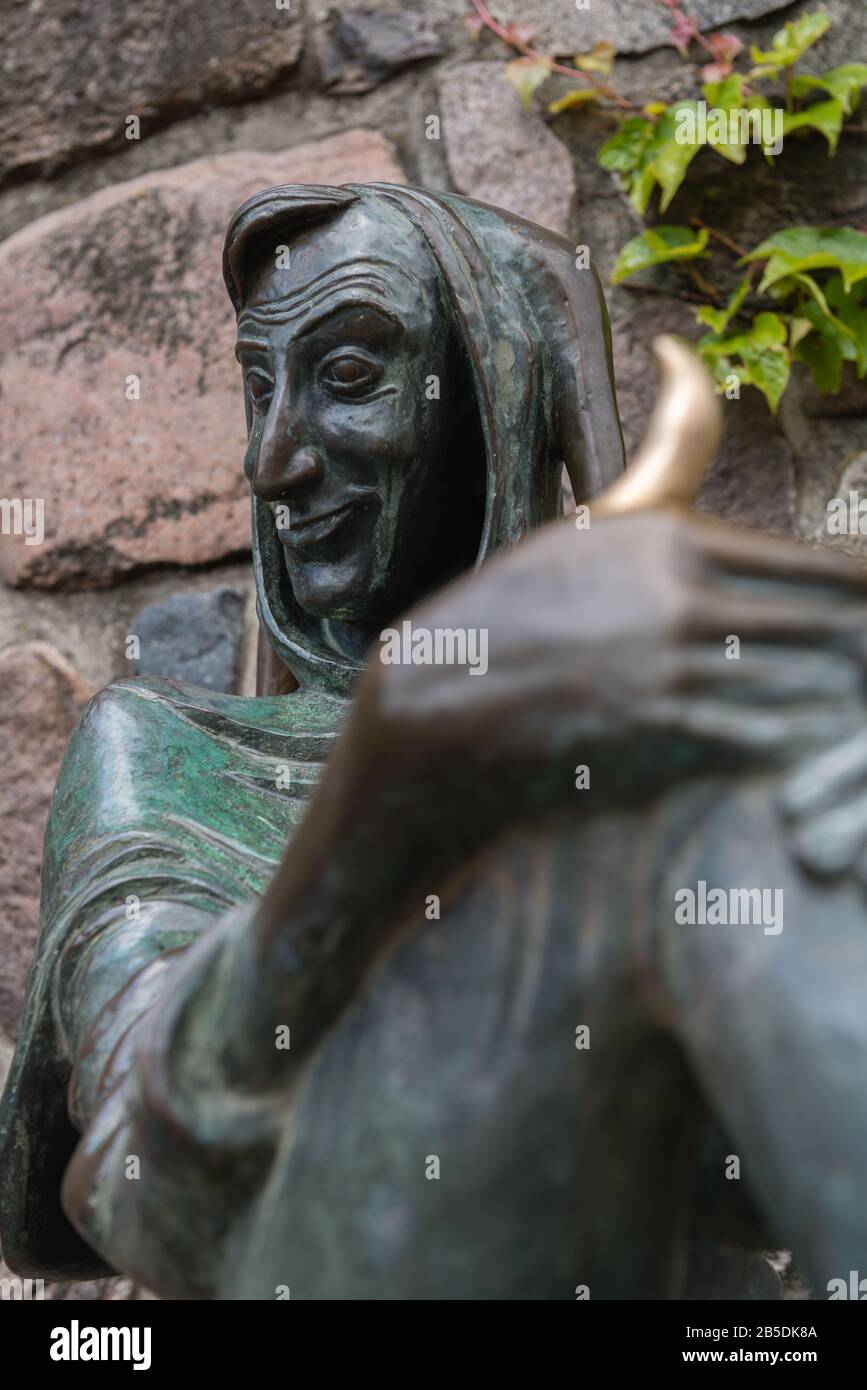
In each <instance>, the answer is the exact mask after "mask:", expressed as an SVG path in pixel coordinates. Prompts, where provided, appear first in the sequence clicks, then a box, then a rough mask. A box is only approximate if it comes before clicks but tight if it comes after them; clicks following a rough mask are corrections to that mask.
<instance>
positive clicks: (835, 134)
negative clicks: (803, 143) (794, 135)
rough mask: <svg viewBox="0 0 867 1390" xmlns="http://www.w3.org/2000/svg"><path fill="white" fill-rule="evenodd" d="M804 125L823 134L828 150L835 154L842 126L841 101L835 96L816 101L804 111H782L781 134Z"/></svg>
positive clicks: (786, 133)
mask: <svg viewBox="0 0 867 1390" xmlns="http://www.w3.org/2000/svg"><path fill="white" fill-rule="evenodd" d="M804 126H812V128H813V129H814V130H818V131H820V132H821V134H822V135H824V137H825V139H826V140H827V141H828V152H829V153H830V154H832V155H833V154H836V152H837V141H838V140H839V139H840V131H841V130H842V128H843V103H842V101H838V100H837V98H836V97H832V99H831V100H830V101H817V102H816V103H815V104H814V105H813V106H808V107H807V108H806V110H805V111H797V112H793V111H784V112H783V135H784V136H785V135H788V134H789V132H790V131H793V130H800V129H802V128H803V127H804Z"/></svg>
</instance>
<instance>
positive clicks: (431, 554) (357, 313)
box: [237, 206, 483, 624]
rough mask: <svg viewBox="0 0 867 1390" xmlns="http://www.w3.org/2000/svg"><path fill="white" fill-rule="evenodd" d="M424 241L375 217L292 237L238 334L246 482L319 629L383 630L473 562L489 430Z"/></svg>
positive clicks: (353, 211) (346, 218)
mask: <svg viewBox="0 0 867 1390" xmlns="http://www.w3.org/2000/svg"><path fill="white" fill-rule="evenodd" d="M416 237H417V233H416V232H415V231H414V229H413V228H412V227H411V226H410V225H409V224H404V220H403V219H402V218H399V217H398V216H396V215H393V217H392V221H391V222H390V223H389V224H388V226H387V227H386V228H384V226H383V220H382V217H379V218H376V219H374V218H373V217H371V215H370V214H369V213H368V212H367V211H366V210H365V209H364V208H363V207H362V206H353V207H352V208H350V209H348V210H346V211H343V212H342V213H341V214H340V215H339V216H338V217H337V218H335V219H333V220H331V221H330V222H328V223H327V224H326V225H324V226H315V227H308V228H306V229H305V230H303V231H301V232H300V233H295V234H291V235H289V237H288V238H286V237H285V236H281V235H280V234H279V233H278V234H276V235H274V236H272V238H271V239H270V243H269V244H268V245H267V246H266V247H260V254H259V258H258V260H257V261H256V262H255V264H254V274H253V277H252V283H251V289H250V293H249V295H248V297H247V300H246V303H245V306H244V308H243V310H242V312H241V314H240V316H239V319H238V347H237V353H238V358H239V361H240V362H241V365H242V367H243V369H244V373H245V377H246V382H247V387H248V391H249V395H250V398H251V400H252V403H253V411H254V419H253V428H252V430H251V436H250V446H249V449H248V457H247V470H248V473H249V475H250V477H251V481H252V487H253V491H254V492H255V494H256V495H257V496H258V497H259V498H261V499H262V500H263V501H265V502H267V503H268V504H269V505H270V506H271V508H272V510H273V512H274V516H275V524H276V528H277V534H278V537H279V540H280V542H281V544H282V546H283V553H284V556H285V564H286V571H287V574H288V577H289V581H290V583H291V586H292V590H293V592H294V595H295V599H296V601H297V603H298V604H299V605H300V607H301V608H302V609H303V610H304V611H305V612H307V613H310V614H312V615H314V616H316V617H320V618H329V619H342V620H344V621H350V622H358V623H367V624H382V623H384V622H386V621H388V620H389V619H391V618H392V617H394V616H395V615H396V614H397V613H398V612H399V611H400V610H401V609H403V608H405V607H407V606H408V605H410V604H411V603H413V602H415V601H416V600H417V599H419V598H421V597H422V596H423V595H424V594H426V593H428V592H430V590H432V589H434V588H436V587H438V585H439V584H441V583H443V582H445V580H447V579H449V578H451V577H452V575H453V574H456V573H458V572H460V570H462V569H464V568H466V567H467V566H468V565H470V564H472V562H473V559H474V558H475V552H476V548H477V546H478V541H479V534H480V529H481V521H482V505H483V495H482V478H483V469H482V468H481V466H480V465H481V457H482V455H481V452H480V451H481V444H480V439H479V432H478V419H477V414H476V412H475V410H474V407H473V405H472V388H471V386H470V383H469V373H468V368H467V364H466V360H465V357H464V353H463V349H462V347H461V346H460V344H459V343H457V342H456V340H455V335H454V332H453V329H452V326H451V317H450V314H449V313H448V312H447V310H446V309H445V306H444V304H443V302H442V298H441V292H440V286H439V281H438V279H437V275H436V270H435V267H434V265H433V261H432V258H431V257H430V256H429V255H427V253H426V251H425V249H424V247H423V246H420V244H419V241H418V240H416ZM287 239H288V242H289V251H288V255H287V253H286V251H285V249H284V250H283V251H282V254H281V252H280V250H279V248H280V247H281V246H282V247H283V248H285V246H286V242H287ZM275 243H276V247H275ZM287 262H288V264H287ZM433 378H436V381H437V386H435V385H434V383H433V381H432V379H433Z"/></svg>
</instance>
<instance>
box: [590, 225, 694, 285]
mask: <svg viewBox="0 0 867 1390" xmlns="http://www.w3.org/2000/svg"><path fill="white" fill-rule="evenodd" d="M707 239H708V233H707V232H706V231H705V230H704V229H702V230H701V231H700V232H693V231H692V230H691V229H690V228H689V227H676V226H671V227H665V226H663V227H648V228H647V229H646V231H644V232H642V233H641V236H637V237H633V239H632V241H628V242H627V243H626V245H625V246H624V247H623V249H622V251H621V252H620V255H619V256H618V257H617V264H616V265H615V267H614V270H613V272H612V275H611V283H612V285H619V284H620V282H621V281H622V280H626V279H627V278H628V276H630V275H635V274H636V272H637V271H639V270H647V269H649V267H650V266H654V265H664V264H665V263H666V262H667V261H692V260H695V258H696V257H697V256H702V255H703V254H704V248H705V247H706V246H707Z"/></svg>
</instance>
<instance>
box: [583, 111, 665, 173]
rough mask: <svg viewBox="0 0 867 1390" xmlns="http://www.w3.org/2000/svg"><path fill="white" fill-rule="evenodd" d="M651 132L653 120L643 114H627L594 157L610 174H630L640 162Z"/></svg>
mask: <svg viewBox="0 0 867 1390" xmlns="http://www.w3.org/2000/svg"><path fill="white" fill-rule="evenodd" d="M652 134H653V121H646V120H645V119H644V117H643V116H628V117H627V119H626V120H625V121H624V122H623V123H622V125H621V126H620V129H619V130H618V131H617V132H616V133H615V134H614V135H612V136H611V139H610V140H606V141H605V144H604V145H602V146H601V148H600V149H599V151H598V153H597V155H596V159H597V162H598V163H599V164H601V165H602V168H603V169H607V170H608V171H609V173H612V174H631V173H633V172H634V171H635V170H636V169H637V168H638V167H639V165H640V164H641V162H642V160H643V157H644V151H645V149H646V148H647V144H648V141H649V140H650V137H651V135H652Z"/></svg>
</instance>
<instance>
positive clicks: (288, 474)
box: [253, 447, 322, 502]
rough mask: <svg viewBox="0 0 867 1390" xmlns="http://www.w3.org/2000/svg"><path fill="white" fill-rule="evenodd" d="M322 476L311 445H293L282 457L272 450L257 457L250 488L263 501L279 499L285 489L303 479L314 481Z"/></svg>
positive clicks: (298, 485)
mask: <svg viewBox="0 0 867 1390" xmlns="http://www.w3.org/2000/svg"><path fill="white" fill-rule="evenodd" d="M321 476H322V460H321V457H320V455H319V454H318V453H317V451H316V450H315V449H311V448H306V447H305V448H303V449H295V450H293V451H292V452H288V451H287V453H286V455H285V456H284V457H283V458H282V459H277V458H275V457H274V456H273V455H272V454H268V455H266V456H265V457H264V458H263V456H262V450H261V449H260V450H259V457H258V459H257V460H256V467H255V469H254V470H253V491H254V492H255V494H256V496H257V497H261V498H262V500H263V502H279V501H280V499H281V498H282V497H285V496H286V495H287V493H290V492H293V491H294V490H295V488H298V487H301V485H302V484H303V483H313V482H316V480H317V479H318V478H320V477H321Z"/></svg>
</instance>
